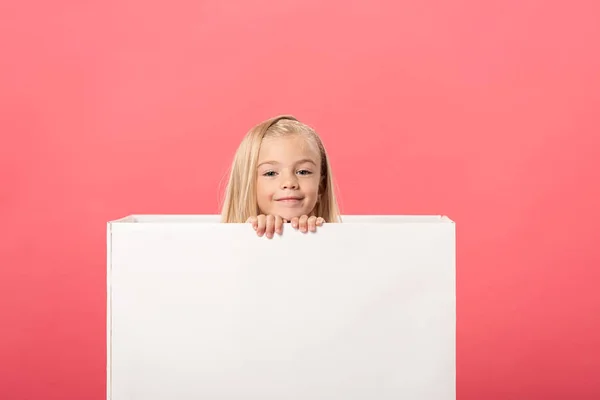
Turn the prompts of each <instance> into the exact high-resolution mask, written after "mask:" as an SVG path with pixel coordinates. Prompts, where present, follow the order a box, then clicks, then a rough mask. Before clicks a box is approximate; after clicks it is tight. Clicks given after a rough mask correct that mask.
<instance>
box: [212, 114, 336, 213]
mask: <svg viewBox="0 0 600 400" xmlns="http://www.w3.org/2000/svg"><path fill="white" fill-rule="evenodd" d="M290 134H303V135H306V136H307V137H308V138H310V139H311V140H312V141H313V142H314V143H315V144H316V145H317V147H318V149H319V153H320V155H321V183H320V185H319V198H318V200H317V204H316V205H315V212H316V216H317V217H322V218H323V219H325V221H326V222H341V220H340V212H339V208H338V204H337V200H336V196H335V190H334V186H333V176H332V172H331V166H330V164H329V158H328V157H327V152H326V151H325V147H324V146H323V143H322V141H321V138H320V137H319V135H317V133H316V132H315V131H314V129H312V128H311V127H309V126H308V125H305V124H303V123H301V122H300V121H298V120H297V119H296V118H295V117H293V116H291V115H281V116H278V117H275V118H271V119H268V120H266V121H264V122H262V123H260V124H258V125H256V126H255V127H253V128H252V129H251V130H250V131H249V132H248V133H247V134H246V136H245V137H244V138H243V139H242V142H241V143H240V145H239V147H238V149H237V151H236V153H235V156H234V158H233V163H232V165H231V170H230V172H229V181H228V182H227V187H226V189H225V199H224V201H223V206H222V209H221V222H229V223H243V222H246V221H247V220H248V218H250V217H251V216H256V215H258V214H259V209H258V203H257V199H256V174H257V172H256V171H257V168H258V153H259V151H260V146H261V143H262V141H263V139H264V138H265V137H273V136H282V135H290Z"/></svg>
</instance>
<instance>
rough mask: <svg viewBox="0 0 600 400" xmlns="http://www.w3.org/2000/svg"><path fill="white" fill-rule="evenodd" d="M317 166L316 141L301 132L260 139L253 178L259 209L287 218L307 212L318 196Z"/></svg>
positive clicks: (318, 156) (318, 179)
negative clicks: (255, 173)
mask: <svg viewBox="0 0 600 400" xmlns="http://www.w3.org/2000/svg"><path fill="white" fill-rule="evenodd" d="M320 166H321V156H320V153H319V151H318V148H317V146H316V144H315V143H313V142H312V141H311V140H309V139H308V138H306V137H305V136H303V135H289V136H283V137H269V138H265V139H263V141H262V143H261V146H260V151H259V155H258V171H257V174H258V175H257V180H256V182H257V183H256V197H257V201H258V208H259V210H260V212H261V213H262V214H271V215H275V216H277V215H278V216H280V217H281V218H284V219H287V220H288V221H289V220H291V219H292V218H294V217H300V216H302V215H311V213H312V212H313V210H314V208H315V205H316V204H317V200H318V198H319V183H320V181H321V167H320Z"/></svg>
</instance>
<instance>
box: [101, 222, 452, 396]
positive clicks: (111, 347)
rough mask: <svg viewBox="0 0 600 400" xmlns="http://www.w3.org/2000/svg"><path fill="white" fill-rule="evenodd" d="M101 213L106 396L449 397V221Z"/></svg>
mask: <svg viewBox="0 0 600 400" xmlns="http://www.w3.org/2000/svg"><path fill="white" fill-rule="evenodd" d="M218 221H219V217H218V216H217V215H204V216H202V215H198V216H185V215H181V216H173V215H138V216H130V217H127V218H124V219H122V220H118V221H113V222H109V223H108V271H107V275H108V320H107V333H108V338H107V340H108V364H107V366H108V368H107V397H108V399H112V400H130V399H143V400H155V399H156V400H157V399H161V400H162V399H165V400H166V399H173V400H188V399H189V400H192V399H194V400H196V399H207V400H217V399H219V400H225V399H227V400H229V399H231V400H233V399H235V400H250V399H252V400H255V399H256V400H321V399H323V400H325V399H327V400H334V399H335V400H338V399H339V400H351V399H369V400H387V399H410V400H454V399H455V398H456V394H455V393H456V390H455V376H456V367H455V331H456V329H455V326H456V300H455V293H456V292H455V225H454V223H453V222H452V221H451V220H450V219H448V218H446V217H441V216H343V221H344V222H343V223H341V224H326V225H324V226H323V227H321V228H319V229H318V231H317V232H316V233H308V234H303V233H301V232H298V231H295V230H293V229H292V228H291V226H289V225H286V226H285V229H284V233H283V235H282V236H281V237H279V236H276V237H275V238H273V239H271V240H269V239H267V238H266V237H260V238H259V237H257V236H256V234H255V232H254V231H253V230H252V229H251V227H250V225H249V224H221V223H219V222H218Z"/></svg>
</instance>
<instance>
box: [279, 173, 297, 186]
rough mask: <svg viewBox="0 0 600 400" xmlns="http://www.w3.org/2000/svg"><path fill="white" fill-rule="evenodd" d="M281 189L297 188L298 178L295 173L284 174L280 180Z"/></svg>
mask: <svg viewBox="0 0 600 400" xmlns="http://www.w3.org/2000/svg"><path fill="white" fill-rule="evenodd" d="M281 189H288V190H289V189H298V178H297V177H296V174H285V175H284V176H283V179H282V181H281Z"/></svg>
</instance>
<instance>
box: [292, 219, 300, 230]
mask: <svg viewBox="0 0 600 400" xmlns="http://www.w3.org/2000/svg"><path fill="white" fill-rule="evenodd" d="M298 221H299V218H298V217H294V218H292V227H293V228H294V229H298Z"/></svg>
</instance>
